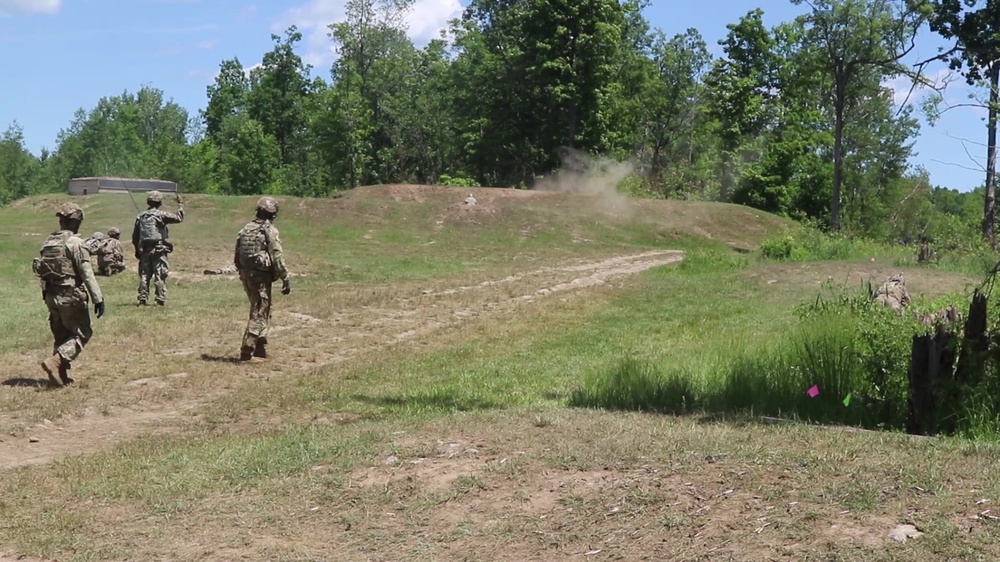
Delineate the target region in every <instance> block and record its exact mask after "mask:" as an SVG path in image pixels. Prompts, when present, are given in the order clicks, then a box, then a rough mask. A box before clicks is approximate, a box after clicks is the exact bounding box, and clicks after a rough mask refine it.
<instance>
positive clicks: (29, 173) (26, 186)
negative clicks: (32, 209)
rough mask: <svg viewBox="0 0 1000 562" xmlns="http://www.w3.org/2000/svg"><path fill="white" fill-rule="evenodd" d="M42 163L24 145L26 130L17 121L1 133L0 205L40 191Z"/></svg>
mask: <svg viewBox="0 0 1000 562" xmlns="http://www.w3.org/2000/svg"><path fill="white" fill-rule="evenodd" d="M40 169H41V164H40V162H39V161H38V159H37V158H35V156H34V155H32V154H31V153H30V152H28V150H27V149H26V148H25V147H24V130H23V129H22V128H21V126H20V125H19V124H18V123H17V122H16V121H15V122H14V123H12V124H11V125H10V126H9V127H7V130H6V131H4V132H3V134H2V135H0V205H5V204H7V203H10V202H11V201H14V200H15V199H20V198H21V197H25V196H27V195H30V194H32V193H37V192H38V191H39V187H40V186H39V185H38V184H37V183H36V179H37V178H36V175H37V174H38V173H39V171H40Z"/></svg>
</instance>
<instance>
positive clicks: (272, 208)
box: [257, 195, 278, 215]
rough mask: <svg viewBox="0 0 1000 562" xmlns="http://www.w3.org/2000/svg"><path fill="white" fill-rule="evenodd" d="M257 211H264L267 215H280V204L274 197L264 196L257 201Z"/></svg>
mask: <svg viewBox="0 0 1000 562" xmlns="http://www.w3.org/2000/svg"><path fill="white" fill-rule="evenodd" d="M257 210H258V211H264V212H265V213H270V214H272V215H277V214H278V202H277V201H275V199H274V197H268V196H266V195H265V196H264V197H261V198H260V199H258V200H257Z"/></svg>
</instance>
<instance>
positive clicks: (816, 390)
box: [806, 384, 819, 398]
mask: <svg viewBox="0 0 1000 562" xmlns="http://www.w3.org/2000/svg"><path fill="white" fill-rule="evenodd" d="M806 394H808V395H809V398H816V397H817V396H819V385H817V384H814V385H813V386H812V388H810V389H809V390H807V391H806Z"/></svg>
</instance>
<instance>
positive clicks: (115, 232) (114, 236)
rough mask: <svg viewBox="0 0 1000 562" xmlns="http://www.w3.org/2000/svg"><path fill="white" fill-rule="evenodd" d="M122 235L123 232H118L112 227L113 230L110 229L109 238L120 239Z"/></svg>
mask: <svg viewBox="0 0 1000 562" xmlns="http://www.w3.org/2000/svg"><path fill="white" fill-rule="evenodd" d="M121 235H122V231H120V230H118V228H117V227H114V226H112V227H111V228H109V229H108V236H110V237H112V238H118V237H119V236H121Z"/></svg>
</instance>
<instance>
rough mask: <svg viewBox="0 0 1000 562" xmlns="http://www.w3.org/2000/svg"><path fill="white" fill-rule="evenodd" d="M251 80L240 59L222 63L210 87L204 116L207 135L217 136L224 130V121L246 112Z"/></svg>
mask: <svg viewBox="0 0 1000 562" xmlns="http://www.w3.org/2000/svg"><path fill="white" fill-rule="evenodd" d="M249 93H250V79H249V78H248V77H247V74H246V70H244V68H243V64H242V63H240V59H239V58H232V59H228V60H224V61H222V63H221V64H220V65H219V73H218V75H216V77H215V82H214V83H213V84H211V85H209V86H208V104H207V105H206V106H205V109H204V111H203V112H202V116H203V118H204V120H205V133H206V134H207V135H208V136H215V135H217V134H218V133H219V131H220V130H221V129H222V120H223V119H225V118H226V117H227V116H229V115H233V114H236V113H240V112H243V111H246V109H247V96H248V95H249Z"/></svg>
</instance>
